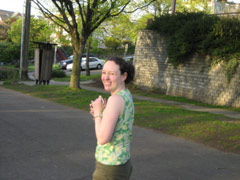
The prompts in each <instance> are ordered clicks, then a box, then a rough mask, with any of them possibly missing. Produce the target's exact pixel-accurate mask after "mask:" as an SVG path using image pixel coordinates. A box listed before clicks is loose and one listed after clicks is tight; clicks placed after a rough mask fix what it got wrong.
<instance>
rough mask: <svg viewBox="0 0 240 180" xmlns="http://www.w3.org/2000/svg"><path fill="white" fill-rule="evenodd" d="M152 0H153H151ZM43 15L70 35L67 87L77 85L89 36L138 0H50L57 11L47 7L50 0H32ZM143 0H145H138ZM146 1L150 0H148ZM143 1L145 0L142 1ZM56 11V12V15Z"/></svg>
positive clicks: (76, 86)
mask: <svg viewBox="0 0 240 180" xmlns="http://www.w3.org/2000/svg"><path fill="white" fill-rule="evenodd" d="M153 1H154V0H153ZM33 2H34V3H35V4H36V5H37V6H38V7H39V9H40V11H41V12H42V13H43V14H44V15H45V17H47V18H49V19H51V20H52V21H53V22H55V23H56V24H58V25H59V26H61V27H62V28H63V29H64V30H65V31H66V32H68V33H69V35H70V36H71V41H72V46H73V55H74V61H73V70H72V75H71V81H70V88H73V89H77V88H80V81H79V79H80V72H81V71H80V64H81V56H82V54H83V51H84V48H85V45H86V42H87V39H88V37H89V36H90V35H91V34H92V33H93V32H94V30H96V29H97V28H98V27H99V26H100V25H101V24H102V23H103V22H104V21H105V20H107V19H108V18H111V17H115V16H118V15H120V14H121V13H122V12H124V11H125V10H126V8H127V7H128V6H129V5H131V4H133V5H136V3H139V2H140V1H133V0H111V1H107V0H88V1H81V0H61V1H58V0H51V1H48V2H51V4H52V5H54V7H55V9H56V11H55V12H54V10H52V9H51V10H50V9H49V4H46V3H43V1H40V0H33ZM141 2H144V1H141ZM147 4H149V3H147ZM145 5H146V4H145ZM58 15H59V16H58Z"/></svg>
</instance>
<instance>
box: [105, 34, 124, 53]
mask: <svg viewBox="0 0 240 180" xmlns="http://www.w3.org/2000/svg"><path fill="white" fill-rule="evenodd" d="M105 46H106V47H107V48H109V49H110V50H111V53H115V52H116V50H117V49H118V48H119V47H120V46H121V40H120V39H117V38H114V37H107V38H106V39H105Z"/></svg>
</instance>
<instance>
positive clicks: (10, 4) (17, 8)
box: [0, 0, 39, 15]
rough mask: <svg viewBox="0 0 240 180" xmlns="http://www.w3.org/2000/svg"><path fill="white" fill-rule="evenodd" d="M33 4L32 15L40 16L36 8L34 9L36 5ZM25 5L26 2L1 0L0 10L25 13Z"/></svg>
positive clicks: (21, 0) (23, 0) (22, 0)
mask: <svg viewBox="0 0 240 180" xmlns="http://www.w3.org/2000/svg"><path fill="white" fill-rule="evenodd" d="M31 4H32V8H31V14H34V15H37V14H39V13H38V11H37V10H36V8H34V4H33V3H31ZM24 5H25V0H0V9H1V10H7V11H13V12H20V13H22V12H23V11H24V9H23V7H24Z"/></svg>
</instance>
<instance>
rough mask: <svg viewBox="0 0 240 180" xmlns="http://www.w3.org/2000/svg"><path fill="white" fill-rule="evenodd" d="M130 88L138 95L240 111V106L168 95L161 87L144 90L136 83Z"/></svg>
mask: <svg viewBox="0 0 240 180" xmlns="http://www.w3.org/2000/svg"><path fill="white" fill-rule="evenodd" d="M130 89H131V92H133V93H134V94H136V95H141V96H147V97H153V98H159V99H165V100H170V101H176V102H181V103H187V104H194V105H197V106H203V107H210V108H219V109H227V110H231V111H236V112H240V108H234V107H228V106H220V105H212V104H207V103H203V102H200V101H195V100H191V99H187V98H185V97H180V96H168V95H166V94H164V93H162V92H161V90H159V89H153V90H151V89H150V90H143V89H140V88H139V87H137V86H134V85H131V86H130Z"/></svg>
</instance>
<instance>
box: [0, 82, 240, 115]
mask: <svg viewBox="0 0 240 180" xmlns="http://www.w3.org/2000/svg"><path fill="white" fill-rule="evenodd" d="M92 82H93V81H91V80H90V81H84V82H81V88H83V89H87V90H90V91H96V92H100V93H106V91H104V90H103V89H100V88H96V87H91V86H88V84H89V83H92ZM19 83H24V84H26V85H35V82H34V81H22V82H19ZM0 84H1V82H0ZM50 85H69V82H58V81H50ZM133 97H134V98H136V99H139V100H146V101H152V102H159V103H161V104H166V105H173V106H178V107H182V108H184V109H187V110H191V111H198V112H209V113H213V114H221V115H224V116H226V117H230V118H234V119H237V120H240V112H235V111H230V110H225V109H219V108H209V107H201V106H196V105H193V104H187V103H181V102H176V101H169V100H165V99H158V98H151V97H145V96H138V95H133Z"/></svg>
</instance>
